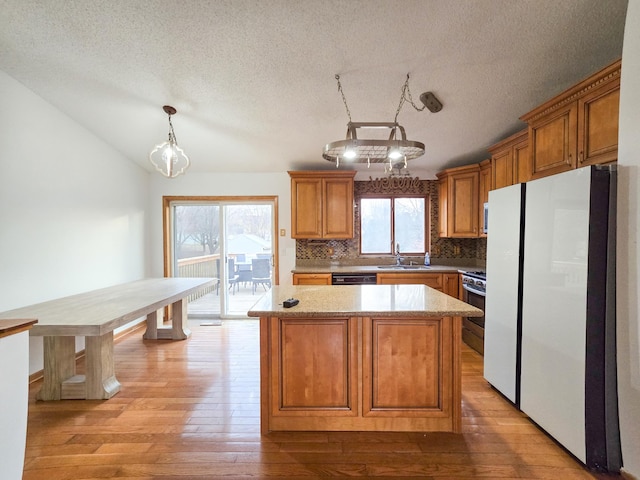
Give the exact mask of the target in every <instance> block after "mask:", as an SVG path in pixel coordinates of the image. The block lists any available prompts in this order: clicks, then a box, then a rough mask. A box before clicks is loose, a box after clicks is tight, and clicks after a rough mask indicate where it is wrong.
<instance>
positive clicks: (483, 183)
mask: <svg viewBox="0 0 640 480" xmlns="http://www.w3.org/2000/svg"><path fill="white" fill-rule="evenodd" d="M491 185H492V178H491V160H489V159H487V160H483V161H482V162H480V185H479V188H480V193H479V201H478V224H479V232H480V236H481V237H486V236H487V234H486V233H484V232H483V228H482V227H483V226H484V204H485V203H487V202H488V201H489V192H490V191H491V190H492V188H491Z"/></svg>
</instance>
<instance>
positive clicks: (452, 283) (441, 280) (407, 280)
mask: <svg viewBox="0 0 640 480" xmlns="http://www.w3.org/2000/svg"><path fill="white" fill-rule="evenodd" d="M459 278H460V275H459V274H458V273H457V272H456V273H412V272H406V273H378V284H379V285H398V284H403V283H404V284H409V285H416V284H422V285H426V286H427V287H431V288H435V289H436V290H438V291H440V292H443V293H446V294H447V295H451V296H452V297H455V298H458V282H459Z"/></svg>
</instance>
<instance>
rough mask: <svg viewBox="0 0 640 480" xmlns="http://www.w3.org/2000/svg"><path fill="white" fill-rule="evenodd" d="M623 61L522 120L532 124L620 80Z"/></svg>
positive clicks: (617, 62)
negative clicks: (591, 92) (603, 86)
mask: <svg viewBox="0 0 640 480" xmlns="http://www.w3.org/2000/svg"><path fill="white" fill-rule="evenodd" d="M621 65H622V62H621V60H616V61H615V62H613V63H612V64H611V65H608V66H606V67H605V68H603V69H602V70H600V71H598V72H596V73H594V74H593V75H590V76H589V77H587V78H586V79H585V80H583V81H582V82H580V83H578V84H577V85H574V86H573V87H571V88H569V89H567V90H565V91H564V92H562V93H560V94H558V95H556V96H555V97H553V98H552V99H551V100H549V101H547V102H545V103H543V104H542V105H540V106H539V107H538V108H536V109H534V110H532V111H531V112H529V113H527V114H525V115H523V116H521V117H520V120H522V121H524V122H527V123H531V122H532V121H534V120H536V119H538V118H540V117H542V116H544V115H546V114H548V113H549V112H551V111H553V110H557V109H559V108H562V107H563V106H565V105H567V104H569V103H571V102H574V101H575V100H577V99H579V98H580V97H583V96H585V95H586V94H587V93H589V91H591V90H593V89H595V88H597V87H599V86H601V85H603V84H605V83H608V82H611V81H614V80H616V79H619V78H620V72H621Z"/></svg>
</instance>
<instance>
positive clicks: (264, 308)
mask: <svg viewBox="0 0 640 480" xmlns="http://www.w3.org/2000/svg"><path fill="white" fill-rule="evenodd" d="M289 298H296V299H298V300H299V303H298V304H297V305H296V306H294V307H291V308H284V307H283V306H282V302H283V301H284V300H286V299H289ZM248 315H249V316H250V317H267V316H277V317H327V316H328V317H344V316H375V317H398V316H402V317H425V316H433V317H450V316H454V317H458V316H462V317H481V316H482V315H483V312H482V310H480V309H478V308H475V307H473V306H471V305H469V304H467V303H465V302H462V301H460V300H458V299H456V298H453V297H451V296H449V295H446V294H444V293H442V292H439V291H438V290H435V289H433V288H430V287H427V286H426V285H339V286H333V285H303V286H301V285H298V286H294V285H289V286H274V287H273V288H272V289H271V290H269V291H268V292H267V293H265V294H264V295H263V296H262V297H261V298H260V299H259V300H258V302H257V303H256V304H255V305H254V306H253V307H251V309H250V310H249V312H248Z"/></svg>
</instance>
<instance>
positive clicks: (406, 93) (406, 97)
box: [393, 73, 426, 123]
mask: <svg viewBox="0 0 640 480" xmlns="http://www.w3.org/2000/svg"><path fill="white" fill-rule="evenodd" d="M406 101H408V102H409V103H410V104H411V106H412V107H413V108H415V109H416V110H417V111H419V112H421V111H423V110H424V109H425V108H426V105H423V106H422V107H419V106H417V105H416V104H415V102H414V101H413V97H412V96H411V90H410V89H409V74H408V73H407V79H406V80H405V82H404V85H403V86H402V93H401V94H400V103H399V104H398V109H397V110H396V117H395V118H394V120H393V121H394V123H398V115H400V110H402V106H403V105H404V102H406Z"/></svg>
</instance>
